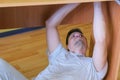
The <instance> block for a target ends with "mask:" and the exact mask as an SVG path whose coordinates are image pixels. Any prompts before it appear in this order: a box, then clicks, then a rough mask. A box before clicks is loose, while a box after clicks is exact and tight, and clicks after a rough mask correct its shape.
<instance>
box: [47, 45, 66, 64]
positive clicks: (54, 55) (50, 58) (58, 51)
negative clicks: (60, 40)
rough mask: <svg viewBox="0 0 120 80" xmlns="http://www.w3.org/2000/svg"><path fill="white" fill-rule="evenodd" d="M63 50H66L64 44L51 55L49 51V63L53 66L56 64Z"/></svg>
mask: <svg viewBox="0 0 120 80" xmlns="http://www.w3.org/2000/svg"><path fill="white" fill-rule="evenodd" d="M63 50H65V49H64V48H63V46H62V44H59V45H58V46H57V47H56V49H55V50H54V51H53V52H52V53H51V54H49V51H47V54H48V60H49V63H50V64H51V63H52V62H54V60H55V58H56V57H57V56H58V55H59V54H61V52H63Z"/></svg>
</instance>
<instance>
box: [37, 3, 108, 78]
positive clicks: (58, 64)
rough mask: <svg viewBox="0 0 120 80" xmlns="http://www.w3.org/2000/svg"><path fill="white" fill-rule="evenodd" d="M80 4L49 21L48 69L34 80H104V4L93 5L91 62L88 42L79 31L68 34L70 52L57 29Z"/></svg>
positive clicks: (65, 7) (57, 13)
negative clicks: (86, 55) (93, 42)
mask: <svg viewBox="0 0 120 80" xmlns="http://www.w3.org/2000/svg"><path fill="white" fill-rule="evenodd" d="M78 5H80V4H68V5H65V6H63V7H62V8H61V9H59V10H58V11H57V12H56V13H55V14H53V15H52V16H51V17H50V18H49V19H48V20H47V21H46V32H47V44H48V56H49V65H48V67H47V68H46V69H45V70H44V71H42V72H41V73H40V74H39V75H38V76H37V77H36V79H35V80H102V79H103V78H104V76H105V74H106V72H107V44H106V26H105V20H104V17H103V13H102V8H101V3H100V2H96V3H94V24H93V32H94V39H95V45H94V50H93V56H92V58H89V57H85V53H86V50H87V41H86V38H85V37H84V35H83V33H82V32H81V30H79V29H73V30H71V31H70V32H69V33H68V36H67V39H66V44H67V49H65V48H63V47H62V44H61V41H60V38H59V33H58V31H57V26H58V25H59V24H60V23H61V21H62V20H63V19H64V17H65V16H66V15H67V14H68V13H70V12H71V11H72V10H73V9H75V8H76V7H77V6H78Z"/></svg>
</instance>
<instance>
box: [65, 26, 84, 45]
mask: <svg viewBox="0 0 120 80" xmlns="http://www.w3.org/2000/svg"><path fill="white" fill-rule="evenodd" d="M73 32H79V33H81V34H83V33H82V31H81V30H80V29H79V28H75V29H71V30H70V31H69V32H68V34H67V37H66V45H68V39H69V37H70V35H71V34H72V33H73Z"/></svg>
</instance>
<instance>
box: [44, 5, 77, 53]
mask: <svg viewBox="0 0 120 80" xmlns="http://www.w3.org/2000/svg"><path fill="white" fill-rule="evenodd" d="M78 5H79V4H68V5H65V6H63V7H62V8H60V9H59V10H58V11H57V12H55V13H54V14H53V15H52V16H51V17H50V18H49V19H48V20H47V21H46V32H47V44H48V50H49V52H50V53H51V52H52V51H53V50H54V49H55V48H56V47H57V46H58V44H59V43H60V39H59V34H58V31H57V26H58V25H59V24H60V23H61V22H62V20H63V19H64V18H65V16H66V15H67V14H68V13H70V12H71V11H72V10H73V9H75V8H76V7H77V6H78Z"/></svg>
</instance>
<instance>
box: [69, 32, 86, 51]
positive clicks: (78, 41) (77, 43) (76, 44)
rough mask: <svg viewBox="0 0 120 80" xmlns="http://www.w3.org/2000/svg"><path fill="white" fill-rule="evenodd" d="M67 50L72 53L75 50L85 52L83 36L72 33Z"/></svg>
mask: <svg viewBox="0 0 120 80" xmlns="http://www.w3.org/2000/svg"><path fill="white" fill-rule="evenodd" d="M68 49H69V50H70V51H74V50H75V49H80V50H83V51H84V52H86V49H87V40H86V38H85V37H84V36H83V34H81V33H79V32H73V33H72V34H71V35H70V37H69V39H68Z"/></svg>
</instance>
